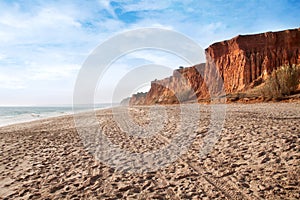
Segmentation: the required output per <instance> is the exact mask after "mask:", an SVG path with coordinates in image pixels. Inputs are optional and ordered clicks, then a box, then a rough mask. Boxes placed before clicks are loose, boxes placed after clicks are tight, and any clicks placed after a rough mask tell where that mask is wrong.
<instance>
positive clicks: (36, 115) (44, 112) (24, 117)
mask: <svg viewBox="0 0 300 200" xmlns="http://www.w3.org/2000/svg"><path fill="white" fill-rule="evenodd" d="M112 106H114V105H112V104H111V103H107V104H96V105H95V109H104V108H109V107H112ZM81 110H82V111H84V110H86V108H84V107H83V108H82V109H81ZM68 114H73V108H72V106H65V107H62V106H59V107H35V106H21V107H19V106H12V107H6V106H5V107H1V106H0V127H1V126H6V125H11V124H16V123H21V122H29V121H34V120H39V119H45V118H49V117H56V116H61V115H68Z"/></svg>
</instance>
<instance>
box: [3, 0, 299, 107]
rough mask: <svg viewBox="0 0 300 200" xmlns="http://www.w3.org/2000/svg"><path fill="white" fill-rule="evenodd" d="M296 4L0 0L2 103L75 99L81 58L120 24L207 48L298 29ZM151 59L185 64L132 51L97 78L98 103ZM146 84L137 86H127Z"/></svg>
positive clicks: (161, 55) (54, 102) (285, 1)
mask: <svg viewBox="0 0 300 200" xmlns="http://www.w3.org/2000/svg"><path fill="white" fill-rule="evenodd" d="M299 10H300V1H299V0H293V1H292V0H289V1H288V0H274V1H273V0H268V1H267V0H266V1H263V0H248V1H242V0H236V1H226V0H209V1H208V0H207V1H201V0H184V1H182V0H161V1H158V0H144V1H141V0H140V1H138V0H127V1H121V0H114V1H111V0H90V1H79V0H78V1H76V0H74V1H71V0H70V1H68V0H62V1H60V0H56V1H42V0H41V1H37V0H32V1H24V0H18V1H14V0H2V1H0V106H12V105H15V106H17V105H18V106H23V105H36V106H43V105H44V106H46V105H66V104H68V105H70V104H72V102H73V91H74V86H75V83H76V79H77V76H78V73H79V71H80V69H81V67H82V65H83V63H84V61H85V60H86V59H87V57H88V56H89V55H90V54H91V53H92V52H93V50H94V49H95V48H96V47H97V46H99V45H100V44H101V43H103V42H104V41H106V40H108V39H109V38H111V37H113V36H114V35H117V34H119V33H122V32H124V31H128V30H133V29H138V28H146V27H157V28H164V29H168V30H173V31H177V32H179V33H181V34H184V35H186V36H187V37H189V38H191V39H192V40H194V41H195V42H197V44H199V45H200V46H201V47H202V48H207V47H208V46H209V45H210V44H212V43H214V42H218V41H222V40H226V39H230V38H232V37H234V36H236V35H239V34H253V33H260V32H266V31H278V30H284V29H291V28H298V27H300V20H299ZM174 42H176V41H174ZM151 63H154V64H160V65H166V66H168V67H169V68H170V74H171V71H172V69H176V68H178V66H181V65H183V66H188V63H186V62H185V61H184V60H182V59H180V58H178V57H176V56H174V55H171V54H170V53H166V52H160V51H157V50H148V51H147V50H141V51H136V52H132V53H130V54H128V55H125V56H123V57H122V58H120V59H119V60H117V61H115V62H114V63H113V64H112V65H111V67H110V68H109V70H107V72H106V74H105V75H104V76H103V77H102V78H101V79H99V83H98V89H97V91H96V92H95V102H97V103H104V102H110V101H112V95H113V91H114V89H115V87H116V85H118V83H119V81H120V80H121V79H122V77H124V76H125V75H126V74H127V73H129V72H130V71H131V70H133V69H134V68H135V67H136V66H140V65H145V64H151ZM162 76H165V74H162ZM154 78H162V77H160V76H157V77H153V79H154ZM143 87H144V89H141V88H143ZM148 88H149V85H146V86H145V85H143V86H137V88H136V90H135V91H132V92H136V91H139V89H140V90H147V89H148ZM128 95H130V94H128ZM124 97H125V96H119V97H117V98H116V99H114V101H119V100H121V99H122V98H124Z"/></svg>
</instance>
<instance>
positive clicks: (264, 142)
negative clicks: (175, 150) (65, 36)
mask: <svg viewBox="0 0 300 200" xmlns="http://www.w3.org/2000/svg"><path fill="white" fill-rule="evenodd" d="M149 109H150V107H146V106H145V107H133V108H129V116H130V118H131V119H132V120H133V122H135V123H137V124H139V125H141V126H143V125H148V124H151V120H153V118H152V119H151V115H150V114H149V113H150V111H149ZM159 109H164V112H165V113H166V115H167V117H162V119H163V122H165V124H164V125H163V126H162V127H161V129H160V130H159V131H158V132H157V133H156V134H154V135H151V136H149V137H145V136H143V137H135V135H130V134H129V135H128V133H126V130H125V129H124V127H125V128H126V127H127V128H128V130H131V131H132V130H134V126H133V127H130V126H131V125H132V124H126V125H127V126H124V127H123V128H120V127H118V123H117V122H116V121H115V120H116V119H115V118H114V115H113V113H112V111H111V110H109V109H108V110H102V111H97V118H98V120H99V122H100V126H99V128H100V129H101V130H102V132H103V133H105V135H106V136H107V138H109V140H110V141H112V143H113V144H115V145H117V146H119V147H120V148H121V149H125V150H126V151H127V152H132V153H136V154H142V153H145V152H151V151H155V150H159V149H161V148H164V147H166V146H167V145H168V144H169V143H170V142H172V139H174V137H175V136H174V134H175V133H176V132H177V131H178V130H179V129H180V130H185V128H186V127H189V128H191V129H192V131H193V133H194V134H195V138H193V140H192V143H191V145H190V146H188V149H187V151H184V152H183V153H182V155H180V156H179V157H177V158H176V160H174V161H172V162H171V163H167V164H166V166H162V167H161V168H159V169H158V170H155V171H151V169H146V170H145V171H143V172H139V171H134V169H133V170H132V171H130V170H128V172H124V171H120V170H118V168H113V167H111V165H110V164H109V162H105V161H104V162H101V161H100V160H99V159H101V157H100V158H99V157H98V158H99V159H95V157H94V154H92V153H91V152H93V153H95V152H96V150H97V146H92V145H90V146H87V144H88V142H89V141H92V140H89V139H83V136H82V135H80V134H79V133H78V132H77V130H76V128H75V126H74V120H73V117H72V116H62V117H56V118H49V119H44V120H40V121H34V122H30V123H24V124H17V125H12V126H7V127H2V128H0V138H1V140H0V149H1V150H0V152H1V153H0V154H1V158H0V199H299V198H300V181H299V177H300V126H299V124H300V104H299V103H261V104H247V105H245V104H229V105H227V108H226V118H225V122H224V124H223V126H222V127H221V131H220V133H219V134H220V135H219V137H218V138H217V140H216V141H215V144H214V145H212V146H211V149H210V151H209V152H208V154H207V155H204V156H203V157H199V152H201V148H202V147H203V145H204V144H205V138H208V136H209V134H211V131H210V122H211V119H212V118H211V112H210V110H211V107H210V106H209V105H200V113H199V115H200V117H199V121H198V120H196V119H194V118H192V117H190V118H189V116H196V115H193V114H195V113H192V112H197V111H196V110H194V109H191V111H190V112H191V113H190V115H187V116H188V117H187V120H186V121H185V122H184V123H183V124H181V123H180V120H181V118H180V112H181V110H180V108H179V107H178V106H166V107H164V108H158V111H159ZM122 111H124V110H122ZM164 112H158V113H164ZM196 114H197V113H196ZM156 119H158V120H161V118H160V116H159V115H157V118H156ZM83 122H84V120H83ZM119 123H121V122H119ZM124 123H125V122H124ZM180 124H181V125H180ZM92 132H93V131H92ZM138 132H139V130H137V133H138ZM87 136H91V134H90V133H87ZM84 144H85V145H84ZM171 150H172V148H171ZM108 153H110V154H109V155H110V158H111V160H112V161H114V160H120V157H118V156H120V155H119V154H114V152H108ZM166 155H167V153H166ZM100 156H101V155H100ZM166 158H167V157H166ZM120 162H121V161H120ZM120 162H119V164H120ZM124 165H125V164H124ZM124 165H123V164H122V163H121V166H124ZM144 166H147V164H145V165H144ZM149 166H151V165H149Z"/></svg>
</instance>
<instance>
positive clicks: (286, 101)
mask: <svg viewBox="0 0 300 200" xmlns="http://www.w3.org/2000/svg"><path fill="white" fill-rule="evenodd" d="M290 103H295V104H300V99H288V100H281V101H251V100H250V101H226V102H225V103H223V102H221V103H220V102H216V103H212V102H210V103H208V102H200V103H199V102H198V103H189V102H186V103H182V104H157V105H159V106H179V105H190V104H198V105H207V106H209V105H214V104H225V105H259V104H261V105H268V104H290ZM151 106H155V105H133V106H124V105H116V106H112V107H105V108H96V109H95V110H93V111H91V110H82V111H80V112H77V114H79V113H90V112H95V113H97V112H99V111H101V110H111V108H113V107H129V108H130V107H132V108H134V107H151ZM71 112H72V113H65V114H58V115H53V116H46V117H42V118H36V119H29V120H24V121H18V122H15V123H14V122H12V123H9V124H0V129H1V128H6V127H10V126H20V125H22V124H23V125H26V124H30V123H33V122H38V121H41V122H42V121H44V120H48V119H49V120H51V119H54V120H55V119H56V118H61V117H71V116H72V117H74V115H76V113H74V111H73V109H72V110H71Z"/></svg>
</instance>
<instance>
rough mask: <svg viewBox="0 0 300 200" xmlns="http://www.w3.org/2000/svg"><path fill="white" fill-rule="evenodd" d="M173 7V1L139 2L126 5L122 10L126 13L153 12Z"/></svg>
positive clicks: (153, 0) (149, 0) (150, 0)
mask: <svg viewBox="0 0 300 200" xmlns="http://www.w3.org/2000/svg"><path fill="white" fill-rule="evenodd" d="M170 5H171V1H169V0H164V1H157V0H147V1H139V2H137V3H132V4H125V5H124V6H123V7H122V8H123V9H124V11H125V12H131V11H152V10H163V9H166V8H168V7H169V6H170Z"/></svg>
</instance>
